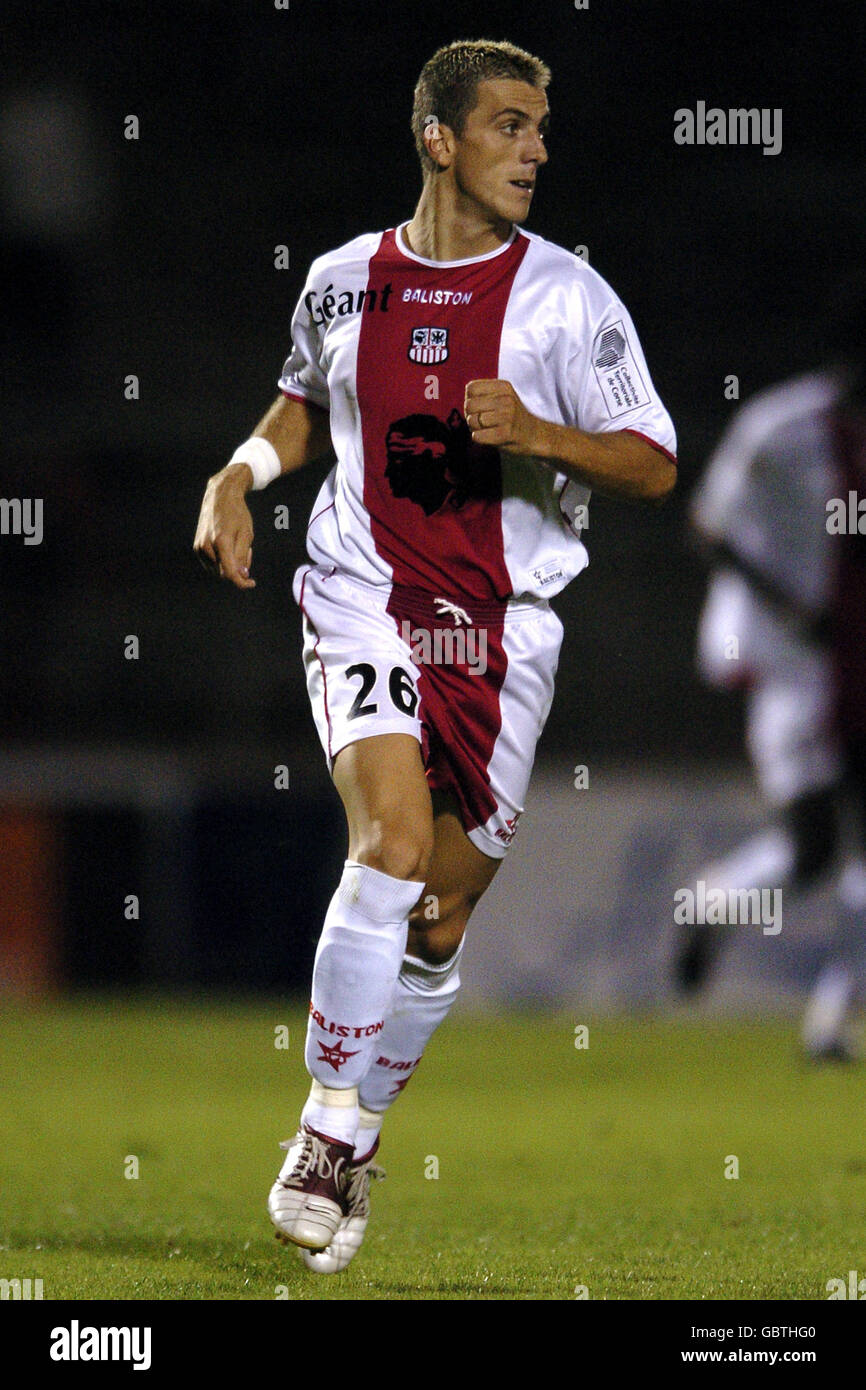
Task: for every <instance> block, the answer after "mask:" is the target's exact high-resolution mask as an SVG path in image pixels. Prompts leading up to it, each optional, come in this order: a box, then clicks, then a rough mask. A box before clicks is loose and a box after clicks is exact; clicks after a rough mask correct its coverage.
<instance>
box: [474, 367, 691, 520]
mask: <svg viewBox="0 0 866 1390" xmlns="http://www.w3.org/2000/svg"><path fill="white" fill-rule="evenodd" d="M464 414H465V416H466V422H467V424H468V425H469V428H470V429H471V431H472V438H473V439H474V440H475V442H476V443H477V444H491V445H494V446H495V447H496V448H499V449H505V450H507V451H509V452H511V453H515V454H524V455H528V456H531V457H533V458H537V459H539V460H540V461H541V462H542V463H545V464H548V465H549V466H550V467H551V468H553V469H554V470H555V471H556V472H558V473H565V474H566V475H567V477H569V478H571V479H573V480H574V482H576V483H580V484H581V485H582V486H584V487H589V488H592V490H593V492H601V493H606V494H607V495H608V496H609V497H629V498H633V499H636V500H639V501H645V502H661V501H663V500H664V498H665V497H667V496H668V494H669V493H670V492H671V491H672V490H673V487H674V484H675V483H676V480H677V469H676V464H675V463H674V462H673V460H672V459H671V458H670V456H669V455H668V454H667V453H665V452H664V451H663V450H662V449H661V448H656V447H655V446H654V445H653V444H651V443H649V441H648V440H646V439H644V438H642V437H641V436H640V435H638V434H632V433H631V432H630V431H628V430H615V431H611V432H609V433H589V432H588V431H586V430H579V429H574V428H572V427H571V426H570V425H557V424H554V423H553V422H552V421H550V420H540V419H539V418H538V416H536V415H533V414H532V413H531V412H530V411H528V410H527V409H526V407H525V405H524V404H523V402H522V401H521V399H520V397H519V396H518V394H517V392H516V391H515V389H514V387H513V386H512V385H511V383H510V382H509V381H470V382H469V383H468V385H467V387H466V400H465V404H464Z"/></svg>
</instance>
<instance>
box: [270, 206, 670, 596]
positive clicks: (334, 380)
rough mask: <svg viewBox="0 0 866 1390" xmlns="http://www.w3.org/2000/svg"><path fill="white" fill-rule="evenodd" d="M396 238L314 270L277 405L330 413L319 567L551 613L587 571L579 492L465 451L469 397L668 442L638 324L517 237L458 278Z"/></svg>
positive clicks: (568, 257) (354, 247) (664, 445)
mask: <svg viewBox="0 0 866 1390" xmlns="http://www.w3.org/2000/svg"><path fill="white" fill-rule="evenodd" d="M401 233H402V228H400V229H391V230H389V231H386V232H377V233H369V234H366V235H364V236H360V237H357V238H356V239H355V240H354V241H350V242H348V243H347V244H346V245H345V246H342V247H340V248H339V249H338V250H336V251H333V252H330V253H329V254H328V255H325V256H322V257H320V258H319V259H317V260H316V261H314V262H313V265H312V267H311V269H310V274H309V277H308V279H307V283H306V285H305V287H304V290H303V293H302V295H301V298H300V300H299V302H298V306H297V309H296V310H295V314H294V317H293V320H292V344H293V346H292V352H291V354H290V356H289V358H288V359H287V361H286V363H285V366H284V368H283V374H282V376H281V378H280V382H279V386H280V390H281V391H282V392H283V393H284V394H285V395H287V396H298V397H300V398H302V399H304V400H307V401H310V402H312V403H313V404H315V405H317V406H319V407H321V408H322V409H325V410H329V411H330V423H331V438H332V441H333V446H334V452H335V454H336V457H337V463H336V465H335V466H334V468H333V469H332V471H331V473H330V474H329V476H328V478H327V479H326V481H325V483H324V485H323V487H322V489H321V492H320V494H319V497H318V500H317V503H316V506H315V507H314V509H313V514H312V517H311V520H310V525H309V530H308V536H307V548H308V552H309V555H310V557H311V559H312V560H313V561H314V563H316V564H317V565H322V566H326V567H327V566H336V567H337V568H338V569H339V570H341V571H342V572H344V573H345V574H347V575H349V576H353V577H355V578H357V579H359V580H360V581H362V582H364V583H368V584H375V585H386V586H387V585H398V586H400V587H407V588H412V589H417V590H422V591H425V592H428V593H435V594H437V595H443V594H444V595H446V596H449V597H455V596H464V597H467V598H474V599H476V600H478V601H484V602H490V601H492V602H505V601H507V600H508V599H510V598H512V597H514V598H516V599H521V598H525V599H531V598H549V597H550V596H552V595H553V594H556V593H558V592H559V591H560V590H561V589H562V588H563V587H564V586H565V585H566V584H567V583H568V582H569V580H571V579H573V578H574V576H575V575H576V574H578V573H579V572H580V571H581V570H582V569H583V568H584V567H585V565H586V564H587V562H588V556H587V553H586V549H585V547H584V545H583V543H582V541H581V538H580V531H581V523H582V522H584V521H585V510H584V509H585V507H586V504H587V503H588V501H589V497H590V490H589V489H588V488H585V487H581V486H578V485H577V484H575V483H573V482H569V481H568V479H567V478H566V476H565V474H563V473H559V472H556V471H555V470H554V469H552V468H549V467H547V466H545V465H544V464H542V463H539V462H538V461H536V460H532V459H527V458H521V457H518V456H515V455H513V454H508V453H501V454H500V452H499V450H497V449H492V448H490V447H487V446H480V445H477V444H474V443H473V442H472V440H471V436H470V432H469V429H468V426H467V424H466V421H465V419H464V417H463V404H464V396H465V390H466V384H467V382H469V381H472V380H478V379H491V378H498V379H503V380H506V381H509V382H511V384H512V385H513V387H514V389H515V391H516V392H517V394H518V396H519V397H520V399H521V401H522V402H523V404H524V405H525V406H526V408H527V409H528V410H529V411H531V412H532V413H533V414H534V415H536V416H538V417H539V418H541V419H544V420H548V421H552V422H554V423H557V424H562V425H569V426H574V427H577V428H580V429H582V430H587V431H611V430H631V431H633V432H635V433H638V434H640V435H642V436H644V437H645V438H646V439H647V440H649V442H650V443H652V444H653V445H654V446H656V447H657V448H659V449H661V450H662V451H663V452H664V453H666V454H668V455H670V456H671V457H673V455H674V451H675V448H676V440H675V435H674V429H673V425H672V423H671V420H670V417H669V416H668V413H667V411H666V410H665V408H664V406H663V405H662V403H661V401H660V400H659V398H658V396H657V395H656V392H655V390H654V388H653V384H652V381H651V379H650V375H649V371H648V369H647V365H646V361H645V359H644V355H643V352H642V350H641V346H640V343H639V341H638V338H637V334H636V333H635V329H634V325H633V324H632V322H631V319H630V317H629V315H628V313H627V311H626V309H625V307H624V306H623V304H622V303H621V302H620V301H619V300H618V299H617V297H616V295H615V294H614V293H613V291H612V290H611V289H610V287H609V286H608V285H607V284H606V283H605V281H604V280H603V279H602V278H601V276H600V275H598V274H597V273H596V272H595V271H594V270H592V269H591V268H590V267H589V266H587V265H586V264H585V262H583V261H582V260H580V259H579V258H578V257H576V256H573V255H572V254H571V253H570V252H567V251H564V250H563V249H562V248H561V247H558V246H554V245H553V244H552V243H550V242H548V241H545V240H544V239H543V238H542V237H539V236H535V235H533V234H532V233H529V232H525V231H523V230H522V229H519V228H517V227H515V228H514V230H513V232H512V236H511V238H510V239H509V240H508V241H507V242H505V243H503V245H502V246H500V247H499V248H497V250H495V251H492V252H489V253H488V254H487V255H484V256H477V257H474V258H472V259H469V260H462V261H430V260H425V259H424V258H423V257H421V256H418V255H415V254H414V252H412V251H410V250H409V249H408V248H407V246H406V244H405V241H404V240H403V237H402V235H401Z"/></svg>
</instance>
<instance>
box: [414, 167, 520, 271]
mask: <svg viewBox="0 0 866 1390" xmlns="http://www.w3.org/2000/svg"><path fill="white" fill-rule="evenodd" d="M512 230H513V226H512V223H511V222H506V221H503V220H502V219H499V218H491V217H490V216H489V215H487V214H484V213H482V212H481V211H480V210H479V208H478V205H477V204H476V203H472V204H471V205H467V206H462V207H461V206H460V205H459V204H458V203H456V202H455V199H454V196H453V194H452V192H451V189H450V188H445V187H443V186H442V182H441V180H439V179H428V180H427V182H426V183H425V185H424V189H423V191H422V193H421V197H420V199H419V202H418V206H417V207H416V209H415V215H414V217H413V218H412V221H411V222H410V223H409V224H408V225H407V226H406V227H404V228H403V236H404V237H405V239H406V244H407V246H408V247H409V250H410V251H414V252H415V255H416V256H423V257H424V259H425V260H428V261H466V260H471V259H473V258H474V257H476V256H486V255H487V253H488V252H490V251H495V250H496V249H497V248H498V247H500V246H501V245H502V244H503V242H505V241H508V239H509V237H510V236H511V233H512Z"/></svg>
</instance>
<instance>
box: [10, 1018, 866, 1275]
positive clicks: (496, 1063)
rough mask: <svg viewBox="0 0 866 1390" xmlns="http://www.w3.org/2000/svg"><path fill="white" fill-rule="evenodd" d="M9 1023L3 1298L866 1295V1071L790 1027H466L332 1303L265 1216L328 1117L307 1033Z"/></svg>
mask: <svg viewBox="0 0 866 1390" xmlns="http://www.w3.org/2000/svg"><path fill="white" fill-rule="evenodd" d="M3 1023H4V1027H3V1030H2V1035H3V1041H2V1064H0V1071H2V1075H3V1078H4V1081H3V1086H2V1091H0V1193H2V1209H0V1278H21V1279H24V1278H31V1279H35V1278H41V1279H42V1280H43V1288H44V1298H45V1299H95V1298H110V1299H220V1300H221V1299H229V1300H237V1299H274V1298H277V1297H288V1298H289V1299H293V1300H298V1299H331V1298H335V1299H343V1298H347V1299H353V1300H358V1299H574V1298H575V1296H576V1293H578V1294H579V1293H581V1291H582V1290H585V1296H587V1297H589V1298H591V1299H637V1300H653V1299H710V1300H712V1299H726V1298H734V1299H744V1300H748V1299H761V1298H768V1299H786V1300H787V1299H806V1300H814V1299H826V1298H827V1292H826V1285H827V1281H828V1279H831V1278H846V1277H847V1273H848V1271H849V1270H850V1269H857V1270H859V1271H861V1273H863V1274H866V1129H864V1126H863V1124H862V1115H863V1075H862V1071H861V1070H860V1069H859V1068H858V1067H853V1068H850V1069H844V1068H833V1067H829V1068H828V1067H825V1068H821V1069H810V1068H807V1067H805V1066H804V1065H803V1064H802V1063H801V1062H800V1061H799V1059H798V1057H797V1054H796V1050H795V1033H794V1029H793V1026H792V1024H791V1023H790V1022H780V1021H766V1022H753V1023H744V1022H743V1021H741V1020H735V1021H730V1020H727V1021H720V1020H715V1019H707V1018H698V1017H695V1016H690V1017H687V1018H685V1017H684V1018H669V1017H643V1018H640V1019H629V1020H622V1019H608V1018H597V1019H595V1020H593V1019H591V1018H590V1019H587V1018H584V1017H566V1016H563V1015H556V1016H548V1015H537V1016H536V1015H495V1016H491V1017H487V1016H481V1017H476V1018H472V1017H469V1016H465V1017H463V1016H457V1017H455V1018H453V1019H452V1020H449V1022H448V1023H446V1024H445V1025H444V1027H443V1029H442V1030H440V1033H439V1034H438V1035H437V1036H436V1038H434V1040H433V1043H432V1044H431V1046H430V1048H429V1050H428V1054H427V1056H426V1057H425V1059H424V1062H423V1064H422V1066H421V1068H420V1069H419V1072H418V1075H417V1077H415V1078H414V1079H413V1080H412V1082H411V1084H410V1086H409V1087H408V1088H407V1090H406V1093H405V1095H404V1096H402V1097H401V1098H400V1099H399V1101H398V1103H397V1104H396V1105H395V1107H394V1109H393V1110H392V1111H391V1113H390V1115H389V1118H388V1121H387V1123H386V1127H385V1132H384V1137H383V1143H382V1149H381V1154H380V1157H381V1162H382V1164H383V1166H384V1167H385V1169H386V1170H387V1173H388V1178H387V1181H386V1182H384V1183H379V1184H377V1185H376V1186H375V1187H374V1190H373V1218H372V1220H371V1223H370V1226H369V1228H368V1233H367V1239H366V1242H365V1244H364V1247H363V1249H362V1250H361V1253H360V1254H359V1255H358V1256H357V1258H356V1259H355V1261H354V1263H353V1264H352V1266H351V1267H350V1268H349V1269H348V1270H347V1271H346V1272H345V1273H343V1274H341V1275H336V1276H330V1277H328V1276H325V1277H323V1276H316V1275H313V1274H309V1273H308V1272H307V1271H306V1270H305V1269H304V1268H303V1266H302V1265H301V1263H300V1260H299V1258H298V1256H297V1254H296V1252H294V1251H291V1250H286V1249H285V1248H283V1247H281V1246H280V1245H279V1244H278V1243H277V1242H276V1240H275V1239H274V1237H273V1234H272V1230H271V1227H270V1222H269V1220H268V1217H267V1214H266V1211H265V1199H266V1196H267V1192H268V1189H269V1187H270V1184H271V1182H272V1181H273V1178H274V1176H275V1174H276V1172H277V1169H278V1167H279V1165H280V1162H281V1160H282V1153H281V1151H280V1150H279V1149H278V1147H277V1144H278V1141H279V1140H280V1139H285V1138H288V1137H289V1136H290V1135H291V1134H292V1133H293V1132H294V1129H295V1122H296V1118H297V1111H298V1108H299V1105H300V1103H301V1101H302V1099H303V1097H304V1095H305V1092H306V1074H305V1072H304V1069H303V1036H304V1034H303V1029H304V1019H303V1014H302V1012H301V1011H300V1010H299V1009H298V1008H297V1007H293V1008H290V1009H287V1008H286V1007H285V1006H281V1005H279V1004H269V1003H267V1002H265V1003H262V1002H256V1003H250V1002H249V1001H244V1002H239V1003H231V1002H227V1001H225V1000H216V1001H211V1002H200V1001H199V1002H195V1003H191V1002H176V1001H169V1000H152V1001H133V1002H130V1001H121V1000H106V999H86V1000H75V1001H74V1002H70V1003H66V1004H60V1005H57V1006H52V1007H45V1008H42V1007H37V1008H30V1009H21V1008H11V1007H9V1006H8V1005H7V1006H6V1007H5V1009H4V1018H3ZM579 1023H584V1024H587V1025H588V1029H589V1032H588V1044H589V1045H588V1046H587V1047H585V1048H577V1047H576V1046H575V1026H576V1025H577V1024H579ZM283 1026H288V1030H289V1047H288V1049H285V1048H282V1047H277V1046H275V1043H276V1042H277V1041H280V1040H281V1036H280V1034H279V1033H278V1032H277V1031H276V1030H278V1029H279V1028H281V1027H283ZM133 1160H134V1161H133ZM733 1160H736V1161H735V1162H734V1161H733ZM737 1168H738V1171H739V1176H738V1177H733V1176H730V1177H726V1171H727V1172H728V1173H731V1174H732V1173H733V1172H734V1171H735V1170H736V1169H737ZM136 1169H137V1172H138V1176H137V1177H134V1176H127V1174H130V1175H131V1174H132V1173H134V1172H135V1171H136ZM437 1170H438V1176H433V1174H434V1173H436V1172H437Z"/></svg>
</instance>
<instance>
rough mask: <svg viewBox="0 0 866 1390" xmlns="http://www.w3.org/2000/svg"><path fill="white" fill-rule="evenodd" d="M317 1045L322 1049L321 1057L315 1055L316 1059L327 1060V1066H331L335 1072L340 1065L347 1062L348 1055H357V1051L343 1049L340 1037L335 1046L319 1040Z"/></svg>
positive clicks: (319, 1060)
mask: <svg viewBox="0 0 866 1390" xmlns="http://www.w3.org/2000/svg"><path fill="white" fill-rule="evenodd" d="M319 1047H320V1048H321V1049H322V1055H321V1057H317V1058H316V1061H317V1062H327V1063H328V1066H329V1067H333V1068H334V1071H336V1072H339V1070H340V1067H342V1066H343V1065H344V1063H346V1062H348V1060H349V1058H350V1057H357V1055H358V1053H357V1052H344V1051H343V1039H342V1038H341V1039H340V1041H339V1042H338V1043H337V1046H336V1047H329V1046H328V1044H327V1043H323V1042H321V1041H320V1042H319Z"/></svg>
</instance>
